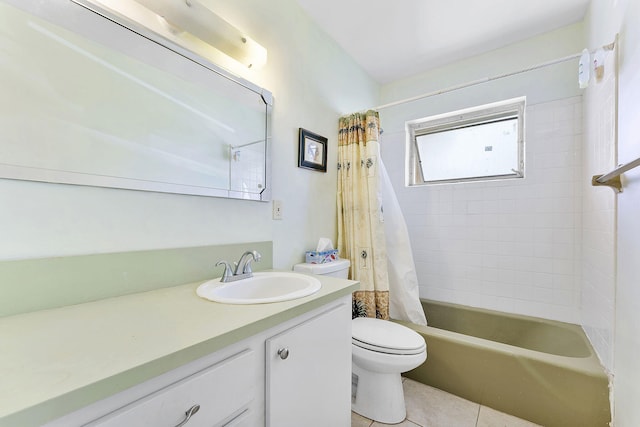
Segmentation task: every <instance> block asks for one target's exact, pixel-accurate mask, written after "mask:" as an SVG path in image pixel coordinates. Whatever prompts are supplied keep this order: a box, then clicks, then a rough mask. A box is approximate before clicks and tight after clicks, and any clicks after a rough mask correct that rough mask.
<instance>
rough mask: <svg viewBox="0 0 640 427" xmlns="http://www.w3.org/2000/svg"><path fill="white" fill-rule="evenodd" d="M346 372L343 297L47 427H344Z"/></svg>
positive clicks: (347, 311) (347, 310) (347, 315)
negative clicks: (194, 410) (189, 413)
mask: <svg viewBox="0 0 640 427" xmlns="http://www.w3.org/2000/svg"><path fill="white" fill-rule="evenodd" d="M279 350H280V352H279ZM350 372H351V296H350V295H347V296H343V297H340V298H339V299H335V300H333V301H331V302H329V303H327V304H325V305H322V306H320V307H318V308H315V309H313V310H311V311H309V312H306V313H304V314H300V315H298V316H297V317H294V318H292V319H290V320H286V321H284V322H282V323H279V324H276V325H275V326H272V327H270V328H268V329H266V330H263V331H262V332H259V333H257V334H255V335H253V336H250V337H249V338H245V339H243V340H241V341H239V342H236V343H234V344H231V345H229V346H227V347H225V348H223V349H221V350H218V351H216V352H214V353H212V354H209V355H207V356H205V357H202V358H200V359H197V360H195V361H193V362H190V363H188V364H186V365H183V366H180V367H178V368H176V369H174V370H172V371H169V372H167V373H165V374H162V375H160V376H158V377H155V378H152V379H150V380H147V381H145V382H143V383H141V384H138V385H136V386H134V387H132V388H130V389H127V390H124V391H122V392H120V393H117V394H115V395H113V396H111V397H108V398H106V399H103V400H100V401H98V402H95V403H93V404H91V405H89V406H87V407H85V408H82V409H80V410H78V411H75V412H73V413H71V414H69V415H66V416H64V417H61V418H58V419H57V420H54V421H51V422H49V423H47V424H45V427H76V426H91V427H174V426H184V427H205V426H206V427H218V426H234V427H240V426H246V427H260V426H264V425H267V426H271V427H299V426H318V427H327V426H331V427H343V426H344V427H348V426H350V423H351V416H350V414H351V410H350V409H351V406H350V405H351V400H350V387H351V382H350V381H351V375H350ZM196 405H197V406H198V408H199V409H198V410H197V412H193V413H192V415H191V417H190V418H189V420H188V421H186V418H187V417H188V414H187V412H188V411H189V410H190V409H191V408H193V407H194V406H196ZM185 421H186V422H185ZM181 423H182V424H181Z"/></svg>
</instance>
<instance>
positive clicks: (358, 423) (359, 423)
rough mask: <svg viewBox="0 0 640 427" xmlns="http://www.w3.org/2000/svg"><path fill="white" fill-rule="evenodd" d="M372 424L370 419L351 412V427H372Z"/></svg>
mask: <svg viewBox="0 0 640 427" xmlns="http://www.w3.org/2000/svg"><path fill="white" fill-rule="evenodd" d="M372 422H373V421H371V420H370V419H369V418H365V417H363V416H362V415H360V414H356V413H355V412H351V427H370V426H371V423H372Z"/></svg>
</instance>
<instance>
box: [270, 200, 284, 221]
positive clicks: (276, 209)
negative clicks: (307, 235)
mask: <svg viewBox="0 0 640 427" xmlns="http://www.w3.org/2000/svg"><path fill="white" fill-rule="evenodd" d="M272 209H273V219H282V200H274V201H273V202H272Z"/></svg>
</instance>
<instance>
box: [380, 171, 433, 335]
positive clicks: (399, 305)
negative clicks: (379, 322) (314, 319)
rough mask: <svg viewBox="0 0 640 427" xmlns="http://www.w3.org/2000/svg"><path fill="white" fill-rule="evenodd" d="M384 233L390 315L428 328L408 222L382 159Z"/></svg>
mask: <svg viewBox="0 0 640 427" xmlns="http://www.w3.org/2000/svg"><path fill="white" fill-rule="evenodd" d="M380 182H381V187H382V203H383V209H384V232H385V237H386V242H387V265H388V271H389V315H390V316H391V317H392V318H393V319H398V320H405V321H407V322H411V323H415V324H417V325H424V326H426V325H427V318H426V317H425V313H424V310H423V309H422V304H421V303H420V293H419V288H418V276H417V274H416V267H415V263H414V261H413V252H412V251H411V241H410V240H409V231H408V230H407V223H406V222H405V220H404V216H403V215H402V211H401V210H400V204H399V203H398V199H397V197H396V193H395V191H394V190H393V186H392V185H391V180H390V179H389V175H388V174H387V170H386V168H385V167H384V163H383V162H382V159H380Z"/></svg>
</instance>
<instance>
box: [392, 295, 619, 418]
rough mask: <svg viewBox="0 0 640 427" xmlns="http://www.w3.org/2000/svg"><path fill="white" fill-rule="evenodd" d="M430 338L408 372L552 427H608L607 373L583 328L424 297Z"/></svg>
mask: <svg viewBox="0 0 640 427" xmlns="http://www.w3.org/2000/svg"><path fill="white" fill-rule="evenodd" d="M422 306H423V308H424V311H425V313H426V315H427V319H428V323H429V326H420V325H415V324H412V323H407V322H401V321H397V322H398V323H401V324H403V325H406V326H408V327H410V328H411V329H413V330H415V331H417V332H418V333H420V334H421V335H422V336H423V337H424V339H425V341H426V342H427V360H426V362H425V363H424V364H422V365H421V366H419V367H418V368H416V369H414V370H413V371H410V372H407V373H406V374H405V376H407V377H409V378H411V379H414V380H416V381H419V382H421V383H424V384H427V385H430V386H433V387H436V388H439V389H441V390H445V391H447V392H450V393H452V394H455V395H457V396H460V397H463V398H465V399H468V400H471V401H473V402H477V403H480V404H482V405H485V406H489V407H491V408H494V409H497V410H499V411H502V412H505V413H508V414H512V415H515V416H517V417H520V418H524V419H526V420H529V421H532V422H534V423H537V424H541V425H544V426H548V427H553V426H562V427H567V426H580V427H586V426H608V425H609V424H608V423H609V422H610V420H611V413H610V407H609V387H608V378H607V376H606V374H605V372H604V369H603V368H602V366H601V365H600V362H599V361H598V358H597V356H596V355H595V352H594V351H593V349H592V348H591V345H590V343H589V341H588V340H587V337H586V336H585V334H584V332H583V331H582V328H580V327H579V326H577V325H571V324H568V323H560V322H554V321H550V320H544V319H537V318H532V317H526V316H519V315H513V314H507V313H501V312H497V311H490V310H483V309H477V308H472V307H466V306H461V305H456V304H448V303H441V302H435V301H427V300H422Z"/></svg>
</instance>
